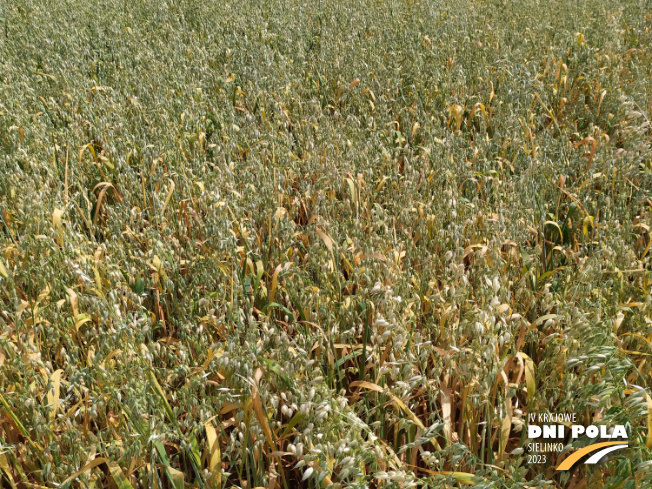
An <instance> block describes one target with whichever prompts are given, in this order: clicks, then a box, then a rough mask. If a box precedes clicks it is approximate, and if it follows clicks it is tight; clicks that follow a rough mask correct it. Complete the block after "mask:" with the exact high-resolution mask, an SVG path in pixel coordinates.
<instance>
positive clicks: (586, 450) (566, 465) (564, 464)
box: [557, 441, 627, 470]
mask: <svg viewBox="0 0 652 489" xmlns="http://www.w3.org/2000/svg"><path fill="white" fill-rule="evenodd" d="M612 445H627V442H625V441H605V442H603V443H595V444H593V445H589V446H588V447H584V448H582V449H581V450H578V451H577V452H575V453H574V454H573V455H571V456H570V457H568V458H567V459H565V460H564V461H563V462H562V463H560V464H559V466H558V467H557V470H568V469H570V468H571V467H572V466H573V465H575V462H577V461H578V460H579V459H581V458H582V457H583V456H584V455H588V454H589V453H591V452H595V451H596V450H599V449H600V448H604V447H610V446H612ZM623 448H624V447H623Z"/></svg>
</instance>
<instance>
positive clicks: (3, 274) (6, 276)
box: [0, 260, 9, 278]
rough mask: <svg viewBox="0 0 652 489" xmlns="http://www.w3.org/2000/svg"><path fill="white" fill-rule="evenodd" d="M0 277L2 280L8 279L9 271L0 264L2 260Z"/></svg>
mask: <svg viewBox="0 0 652 489" xmlns="http://www.w3.org/2000/svg"><path fill="white" fill-rule="evenodd" d="M0 275H2V276H3V277H4V278H9V270H7V267H5V264H4V263H2V260H0Z"/></svg>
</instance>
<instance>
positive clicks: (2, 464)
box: [0, 453, 17, 489]
mask: <svg viewBox="0 0 652 489" xmlns="http://www.w3.org/2000/svg"><path fill="white" fill-rule="evenodd" d="M0 469H2V471H3V472H4V473H5V474H6V475H7V478H8V479H9V485H10V486H11V489H17V486H16V483H15V482H14V477H13V476H12V475H11V465H9V461H8V460H7V456H6V455H5V454H4V453H0Z"/></svg>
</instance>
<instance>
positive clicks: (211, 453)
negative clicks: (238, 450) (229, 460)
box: [204, 422, 222, 487]
mask: <svg viewBox="0 0 652 489" xmlns="http://www.w3.org/2000/svg"><path fill="white" fill-rule="evenodd" d="M204 428H205V429H206V441H207V445H208V447H207V450H208V452H207V454H208V470H210V471H211V474H212V475H211V479H210V482H211V485H212V486H213V487H222V466H221V462H222V452H221V450H220V442H219V440H218V439H217V432H216V431H215V428H213V425H212V424H211V423H210V422H208V423H206V424H205V425H204Z"/></svg>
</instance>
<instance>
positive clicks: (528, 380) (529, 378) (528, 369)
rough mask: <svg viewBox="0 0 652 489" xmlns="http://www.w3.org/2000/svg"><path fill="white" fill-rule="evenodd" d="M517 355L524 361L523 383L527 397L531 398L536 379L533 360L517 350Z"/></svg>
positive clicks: (534, 389)
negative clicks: (525, 386)
mask: <svg viewBox="0 0 652 489" xmlns="http://www.w3.org/2000/svg"><path fill="white" fill-rule="evenodd" d="M517 355H518V357H520V358H521V359H522V360H523V361H524V362H525V384H526V385H527V398H528V400H529V399H532V396H533V395H534V393H535V391H536V381H535V378H534V372H535V371H534V369H535V367H534V362H533V361H532V359H531V358H530V357H529V356H527V355H526V354H525V353H523V352H521V351H520V352H518V353H517Z"/></svg>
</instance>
